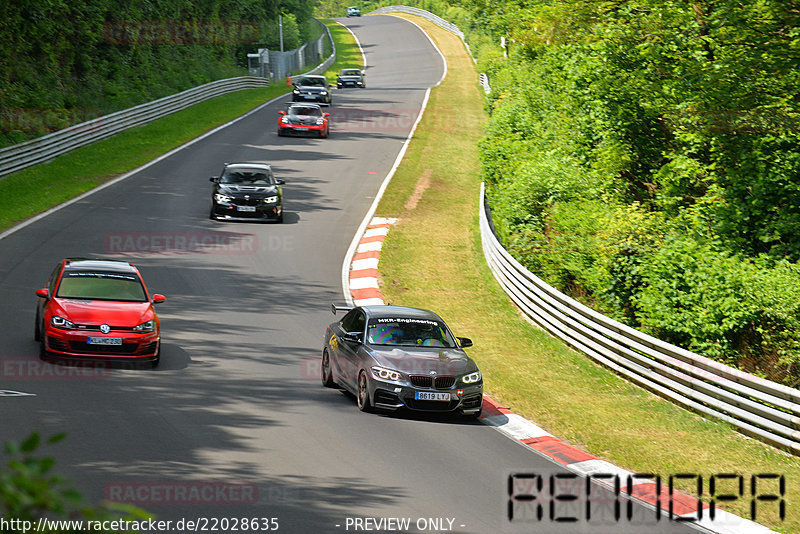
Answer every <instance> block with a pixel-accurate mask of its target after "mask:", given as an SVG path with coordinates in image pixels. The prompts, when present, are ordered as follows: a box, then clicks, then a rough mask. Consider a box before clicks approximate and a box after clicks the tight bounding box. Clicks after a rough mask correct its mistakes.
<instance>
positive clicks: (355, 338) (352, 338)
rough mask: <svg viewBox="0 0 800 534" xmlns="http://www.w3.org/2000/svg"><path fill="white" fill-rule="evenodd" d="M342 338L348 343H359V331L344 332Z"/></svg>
mask: <svg viewBox="0 0 800 534" xmlns="http://www.w3.org/2000/svg"><path fill="white" fill-rule="evenodd" d="M342 339H343V340H345V341H349V342H350V343H361V332H345V333H344V334H342Z"/></svg>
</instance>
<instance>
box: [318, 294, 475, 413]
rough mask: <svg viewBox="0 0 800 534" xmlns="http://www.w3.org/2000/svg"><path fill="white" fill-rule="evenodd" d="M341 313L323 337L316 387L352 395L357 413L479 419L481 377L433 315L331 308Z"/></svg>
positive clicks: (462, 341)
mask: <svg viewBox="0 0 800 534" xmlns="http://www.w3.org/2000/svg"><path fill="white" fill-rule="evenodd" d="M332 309H333V312H334V313H336V312H337V311H340V310H346V311H347V314H346V315H345V316H344V317H342V319H341V320H340V321H337V322H335V323H333V324H331V325H330V326H329V327H328V329H327V331H326V332H325V345H324V347H323V350H322V366H321V368H322V371H321V375H322V383H323V384H324V385H325V386H327V387H341V388H343V389H345V390H347V391H349V392H350V393H352V394H353V395H355V396H356V399H357V403H358V408H359V409H360V410H362V411H369V410H371V409H372V408H377V409H380V410H389V411H394V410H398V409H400V408H407V409H410V410H415V411H426V412H455V413H461V414H462V415H465V416H468V417H478V416H479V415H480V414H481V409H482V405H483V377H482V376H481V372H480V370H479V369H478V366H477V364H476V363H475V362H474V361H473V360H472V359H471V358H470V357H469V356H467V354H466V353H465V352H464V350H463V349H464V348H466V347H470V346H472V341H471V340H469V339H468V338H464V337H459V338H457V337H455V336H453V334H452V333H451V332H450V329H449V328H448V327H447V325H446V324H445V323H444V321H442V319H441V318H440V317H439V316H438V315H436V314H435V313H433V312H431V311H428V310H422V309H418V308H406V307H401V306H358V307H354V308H349V307H339V306H332Z"/></svg>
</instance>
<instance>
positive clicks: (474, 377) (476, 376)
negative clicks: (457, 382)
mask: <svg viewBox="0 0 800 534" xmlns="http://www.w3.org/2000/svg"><path fill="white" fill-rule="evenodd" d="M481 378H482V377H481V372H480V371H475V372H474V373H470V374H468V375H464V376H462V377H461V381H462V382H464V383H465V384H474V383H476V382H480V381H481Z"/></svg>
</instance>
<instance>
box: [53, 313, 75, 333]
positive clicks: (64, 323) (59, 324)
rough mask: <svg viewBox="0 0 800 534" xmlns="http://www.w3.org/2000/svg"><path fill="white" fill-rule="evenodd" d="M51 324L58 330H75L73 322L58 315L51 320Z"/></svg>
mask: <svg viewBox="0 0 800 534" xmlns="http://www.w3.org/2000/svg"><path fill="white" fill-rule="evenodd" d="M50 324H51V325H53V326H55V327H56V328H63V329H64V330H71V329H73V328H75V324H74V323H73V322H72V321H69V320H67V319H64V318H63V317H59V316H58V315H54V316H53V317H52V318H51V319H50Z"/></svg>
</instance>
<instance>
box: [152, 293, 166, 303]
mask: <svg viewBox="0 0 800 534" xmlns="http://www.w3.org/2000/svg"><path fill="white" fill-rule="evenodd" d="M165 300H167V297H165V296H164V295H159V294H158V293H156V294H155V295H153V304H158V303H159V302H164V301H165Z"/></svg>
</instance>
